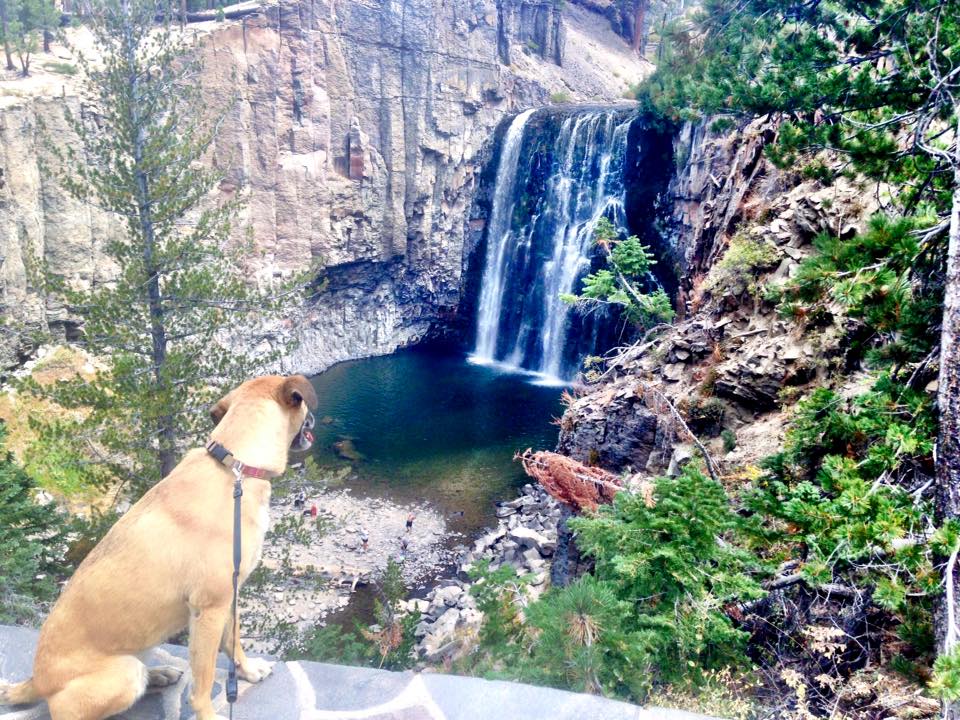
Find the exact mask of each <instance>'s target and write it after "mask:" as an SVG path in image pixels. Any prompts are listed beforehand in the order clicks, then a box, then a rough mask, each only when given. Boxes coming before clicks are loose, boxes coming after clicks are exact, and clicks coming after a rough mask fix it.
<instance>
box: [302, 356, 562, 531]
mask: <svg viewBox="0 0 960 720" xmlns="http://www.w3.org/2000/svg"><path fill="white" fill-rule="evenodd" d="M529 380H530V378H529V376H528V375H526V374H523V373H516V372H514V373H511V372H505V371H504V370H502V369H499V368H497V367H488V366H484V365H476V364H472V363H470V362H468V361H467V358H466V357H464V356H463V355H459V354H452V353H444V352H439V351H436V350H427V349H412V350H403V351H400V352H397V353H394V354H392V355H387V356H383V357H375V358H368V359H364V360H354V361H350V362H344V363H340V364H338V365H335V366H334V367H332V368H330V369H328V370H327V371H325V372H323V373H321V374H320V375H318V376H316V377H314V378H313V384H314V387H315V388H316V390H317V397H318V399H319V407H318V409H317V412H316V416H317V418H318V420H319V422H318V423H317V428H316V435H317V440H316V444H315V446H314V457H315V458H316V460H317V461H318V462H319V463H320V464H321V465H324V466H331V465H340V466H346V465H347V464H350V465H352V466H353V470H354V472H353V474H352V475H351V479H350V481H349V485H350V487H351V490H352V492H353V494H354V495H356V496H357V497H372V498H375V497H380V498H387V499H390V500H392V501H395V502H398V503H417V502H423V501H426V502H428V503H429V504H431V505H432V506H434V507H435V508H436V509H437V510H438V511H439V512H440V513H442V514H443V515H444V516H445V518H446V521H447V526H448V527H449V528H450V529H451V530H453V531H455V532H458V533H460V534H462V535H464V536H466V538H465V539H466V540H467V541H469V539H470V538H471V537H473V536H475V535H476V534H477V533H478V532H479V531H480V530H481V529H483V528H485V527H487V526H489V525H492V524H494V522H495V507H494V502H495V501H497V500H506V499H510V498H512V497H513V495H514V489H515V488H516V487H519V486H520V485H522V484H523V483H524V482H526V479H525V478H526V476H525V475H524V473H523V471H522V469H521V468H520V465H519V464H518V463H516V462H514V461H513V455H514V453H515V452H516V451H518V450H524V449H526V448H528V447H534V448H542V449H552V448H553V447H554V446H555V445H556V439H557V427H556V425H554V424H553V423H552V420H553V418H555V417H559V416H560V415H561V413H562V407H561V404H560V391H559V389H558V388H556V387H545V386H542V385H537V384H533V383H531V382H530V381H529ZM350 455H352V456H353V460H352V461H351V460H349V459H347V458H346V457H345V456H350Z"/></svg>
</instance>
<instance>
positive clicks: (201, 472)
mask: <svg viewBox="0 0 960 720" xmlns="http://www.w3.org/2000/svg"><path fill="white" fill-rule="evenodd" d="M316 404H317V397H316V394H315V393H314V390H313V387H312V386H311V385H310V383H309V381H307V379H306V378H305V377H303V376H302V375H292V376H290V377H279V376H270V377H261V378H257V379H255V380H250V381H248V382H245V383H244V384H243V385H241V386H240V387H238V388H237V389H236V390H234V391H233V392H231V393H230V394H228V395H227V396H226V397H224V398H223V399H222V400H220V401H219V402H218V403H217V404H216V405H215V406H214V407H213V409H212V410H211V415H212V416H213V419H214V422H215V423H217V425H216V428H215V429H214V430H213V433H212V434H211V438H212V440H213V441H216V442H219V443H220V444H221V445H222V446H223V447H225V448H227V449H228V450H229V451H230V452H231V453H233V455H234V458H235V459H236V460H238V461H240V462H242V463H244V464H246V465H247V466H250V467H252V468H253V470H252V472H253V473H254V474H257V473H256V469H257V468H261V469H262V470H264V471H267V472H265V473H263V474H265V475H267V474H273V475H279V474H280V473H282V472H283V470H284V469H285V468H286V465H287V453H288V450H289V449H290V448H291V445H293V446H294V447H295V449H298V450H302V449H306V447H309V445H310V442H312V435H310V433H309V431H308V429H305V426H308V425H309V423H310V422H312V419H313V416H312V415H311V414H310V413H309V409H312V408H315V407H316ZM308 408H309V409H308ZM227 462H229V459H228V460H227ZM233 484H234V473H233V472H232V471H231V469H230V468H229V467H228V466H227V465H225V464H223V463H222V462H220V461H218V460H217V459H215V458H214V457H213V456H212V455H211V454H210V453H209V452H207V451H206V450H202V449H194V450H191V451H190V452H188V453H187V455H186V457H184V459H183V461H182V462H181V463H180V464H179V465H177V467H176V468H174V470H173V472H171V473H170V474H169V475H168V476H167V477H165V478H164V479H163V480H161V481H160V482H159V483H157V485H156V486H155V487H153V488H152V489H151V490H150V491H149V492H147V494H146V495H144V496H143V497H142V498H141V499H140V501H139V502H137V503H136V505H134V506H133V507H132V508H131V509H130V510H129V512H127V513H126V514H125V515H124V516H123V517H122V518H120V520H119V521H118V522H117V524H116V525H114V526H113V528H111V530H110V532H109V533H107V535H106V537H104V538H103V540H101V541H100V543H99V544H98V545H97V546H96V547H95V548H94V549H93V550H92V551H91V553H90V554H89V555H88V556H87V558H86V559H85V560H84V561H83V562H82V563H81V564H80V567H79V568H77V572H76V573H75V574H74V576H73V577H72V578H71V579H70V582H69V583H67V586H66V588H65V589H64V591H63V593H62V594H61V596H60V599H59V600H57V603H56V605H55V606H54V608H53V610H52V611H51V613H50V616H49V617H48V618H47V620H46V622H45V623H44V625H43V629H42V630H41V631H40V639H39V642H38V645H37V654H36V658H35V660H34V665H33V677H32V678H31V679H30V680H27V681H26V682H22V683H20V684H18V685H9V686H5V687H0V703H3V702H5V703H12V704H18V703H28V702H34V701H37V700H39V699H41V698H45V699H46V700H47V701H48V703H49V706H50V714H51V716H52V718H53V720H100V718H105V717H108V716H110V715H115V714H117V713H119V712H122V711H123V710H125V709H127V708H128V707H130V706H131V705H133V703H134V702H136V700H137V699H138V698H139V697H140V696H141V695H142V694H143V693H144V691H145V689H146V688H147V686H148V684H150V685H158V686H162V685H165V684H169V683H171V682H175V681H176V680H177V678H178V677H179V672H177V671H176V670H174V669H173V668H155V669H150V670H148V669H147V668H146V667H145V666H144V664H143V663H142V662H141V661H140V659H139V657H138V654H140V653H143V652H144V651H146V650H148V649H149V648H151V647H153V646H155V645H157V644H159V643H160V642H162V641H164V640H165V639H167V638H169V637H170V636H172V635H174V634H176V633H178V632H180V631H181V630H183V629H184V628H186V627H189V630H190V668H191V671H192V673H193V688H192V691H191V696H190V700H191V703H192V705H193V709H194V711H195V712H196V714H197V717H198V718H199V720H211V719H212V718H214V717H216V716H215V714H214V710H213V703H212V702H211V698H210V693H211V690H212V687H213V679H214V670H215V667H216V659H217V652H218V650H220V649H223V650H224V651H225V652H228V653H229V652H230V651H231V649H232V648H233V646H234V633H236V632H238V630H239V618H236V619H235V621H234V622H231V603H232V598H233V587H232V573H233V559H232V558H233V503H234V500H233ZM269 501H270V482H269V480H265V479H259V478H256V477H249V476H245V477H244V479H243V498H242V553H241V564H240V579H241V582H242V581H243V580H246V578H247V576H248V575H249V574H250V572H251V571H252V570H253V569H254V568H255V567H256V565H257V564H258V563H259V561H260V551H261V548H262V545H263V537H264V534H265V533H266V531H267V526H268V522H269V516H268V505H269ZM236 647H237V657H236V660H237V665H238V674H239V676H240V677H241V678H242V679H244V680H247V681H249V682H257V681H259V680H261V679H263V678H264V677H266V676H267V675H268V674H269V672H270V665H269V663H267V662H266V661H264V660H260V659H251V658H248V657H247V656H246V655H245V654H244V652H243V650H242V648H240V644H239V642H238V643H236Z"/></svg>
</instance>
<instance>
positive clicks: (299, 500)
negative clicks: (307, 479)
mask: <svg viewBox="0 0 960 720" xmlns="http://www.w3.org/2000/svg"><path fill="white" fill-rule="evenodd" d="M306 504H307V493H306V492H305V491H304V489H303V488H300V490H298V491H297V496H296V497H295V498H294V499H293V508H294V510H302V509H303V507H304V505H306Z"/></svg>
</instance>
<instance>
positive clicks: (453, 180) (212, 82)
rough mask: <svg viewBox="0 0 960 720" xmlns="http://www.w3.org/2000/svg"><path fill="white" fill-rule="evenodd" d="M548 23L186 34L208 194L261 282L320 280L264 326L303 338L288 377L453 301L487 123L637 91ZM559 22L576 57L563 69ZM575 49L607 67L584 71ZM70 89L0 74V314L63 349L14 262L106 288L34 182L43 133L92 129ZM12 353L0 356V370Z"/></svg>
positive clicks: (311, 23)
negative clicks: (560, 99)
mask: <svg viewBox="0 0 960 720" xmlns="http://www.w3.org/2000/svg"><path fill="white" fill-rule="evenodd" d="M562 12H563V13H566V14H569V13H575V16H573V17H572V19H571V17H566V18H563V17H561V10H560V9H559V8H558V7H557V6H556V4H555V3H552V2H544V1H543V0H470V1H469V2H437V1H436V0H407V1H406V2H402V3H397V2H394V3H365V2H360V1H359V0H282V1H281V2H280V3H279V4H267V3H264V7H263V8H262V9H261V11H260V12H258V13H256V14H253V15H248V16H246V17H244V18H242V19H240V20H234V21H227V22H205V23H197V24H193V25H190V26H188V30H189V31H191V32H193V31H196V32H197V33H198V39H199V47H200V48H201V50H200V52H202V53H203V55H204V59H205V72H204V77H203V79H202V82H203V84H204V90H205V93H206V95H207V97H208V98H209V104H210V106H211V107H212V108H216V107H226V106H229V107H230V111H229V113H228V115H227V117H226V118H225V121H224V122H223V125H222V130H221V133H220V135H219V137H218V140H217V143H216V147H215V149H214V152H213V153H211V160H210V161H211V162H212V163H214V164H215V165H217V166H219V167H221V168H223V169H224V171H225V174H226V177H225V179H224V181H223V182H222V183H221V186H220V189H219V192H220V195H221V197H222V198H230V197H234V196H235V195H236V194H238V193H239V194H240V195H241V197H242V199H244V200H245V201H246V207H245V211H244V215H243V218H242V220H243V223H242V225H243V227H238V228H237V237H238V238H240V237H243V236H244V233H245V232H246V231H247V228H249V229H250V230H251V231H252V238H253V242H254V245H255V248H256V250H257V256H256V258H255V259H251V266H252V268H251V269H252V270H254V271H255V275H256V276H257V277H258V278H259V280H260V281H262V282H267V281H271V280H272V279H274V278H277V277H282V276H289V275H291V274H293V273H296V272H300V271H304V270H307V269H309V268H312V267H315V266H317V265H319V266H321V267H322V271H321V272H322V274H323V276H324V277H325V278H326V280H327V281H328V282H327V283H326V284H325V286H324V287H325V289H324V290H323V291H322V292H320V293H319V294H318V295H317V296H316V297H315V298H314V299H313V300H311V302H310V304H309V306H308V308H307V309H306V312H305V314H304V317H303V318H301V319H298V320H297V321H295V322H291V323H288V327H285V328H278V329H277V334H278V335H283V336H287V335H289V334H294V335H296V336H298V338H299V339H300V340H301V345H300V349H299V351H298V352H296V353H295V354H294V355H293V356H291V357H288V358H286V361H285V365H286V367H287V368H295V369H296V370H297V371H301V372H308V373H309V372H316V371H319V370H321V369H323V368H324V367H327V366H329V365H330V364H332V363H334V362H337V361H339V360H344V359H348V358H355V357H361V356H365V355H373V354H379V353H386V352H390V351H392V350H394V349H396V348H397V347H400V346H403V345H407V344H410V343H411V342H414V341H416V340H417V339H419V338H421V337H423V336H424V335H425V334H427V333H428V332H429V330H430V329H431V327H433V326H434V325H435V324H436V323H437V321H438V319H439V318H441V317H443V316H444V315H445V313H446V312H447V311H448V310H449V308H451V307H453V306H455V305H456V304H457V302H458V300H459V295H460V292H461V283H460V275H461V265H462V263H461V257H462V248H463V238H464V232H465V219H466V218H467V216H468V209H469V207H470V203H471V201H472V198H473V194H474V191H475V188H476V185H477V176H478V173H479V172H480V170H481V166H482V161H483V160H484V159H486V158H487V157H488V156H489V151H488V150H486V149H485V148H486V147H487V146H488V144H489V143H490V142H491V140H492V138H493V135H494V129H495V128H496V126H497V124H498V123H499V122H500V121H501V120H502V119H503V118H504V117H506V116H508V115H510V114H512V113H515V112H517V111H518V110H520V109H523V108H527V107H534V106H539V105H545V104H547V103H549V101H550V97H551V95H554V94H556V93H560V92H563V93H565V94H567V95H568V96H569V97H570V99H571V100H574V101H587V100H589V101H600V102H611V101H615V100H618V99H620V97H621V95H622V92H623V90H624V89H625V86H626V85H625V84H626V82H627V81H626V79H625V78H628V77H629V78H631V79H635V78H636V77H639V76H641V75H642V74H643V72H644V71H645V68H644V66H643V64H642V62H641V61H639V60H637V59H636V58H632V57H631V56H630V52H629V48H628V47H627V46H626V44H625V43H623V42H622V41H620V40H619V39H618V38H616V37H615V36H612V34H606V35H604V34H603V33H607V32H608V30H605V29H602V28H601V27H600V26H601V25H603V23H604V20H603V19H602V18H599V17H596V16H590V14H589V13H586V12H585V11H583V10H581V9H580V8H573V7H569V8H565V9H564V10H563V11H562ZM577 13H579V14H577ZM501 14H503V15H504V17H505V18H506V21H505V22H501V20H500V15H501ZM591 23H593V24H591ZM566 24H572V25H573V26H575V27H576V32H575V33H567V34H568V35H572V40H569V39H568V41H567V43H566V49H567V52H568V54H569V53H574V54H575V55H576V58H574V59H573V60H572V61H571V62H570V63H565V64H564V66H563V67H561V65H560V64H559V63H561V62H562V61H563V54H564V34H565V32H564V27H565V25H566ZM75 32H77V33H78V39H79V40H80V41H81V42H80V44H81V45H82V44H83V38H82V31H75ZM577 43H580V44H579V45H578V44H577ZM591 44H599V45H600V46H603V47H604V49H605V50H606V52H605V53H604V57H603V58H600V59H598V60H596V61H595V62H594V64H597V63H600V64H601V65H602V64H603V63H604V62H608V63H612V65H611V67H610V68H597V69H596V70H597V71H596V72H594V71H593V70H591V69H589V68H586V66H585V65H584V60H583V58H585V57H587V56H588V55H589V54H590V53H589V52H588V50H587V49H586V48H587V47H589V46H591ZM504 47H505V48H506V49H507V51H508V54H509V61H510V64H509V65H507V64H504V62H503V58H502V56H501V55H502V53H501V52H500V51H501V49H502V48H504ZM591 57H592V56H591ZM613 65H618V66H620V67H619V68H618V72H617V73H614V72H613V70H614V69H616V68H614V67H613ZM567 66H569V67H567ZM76 92H77V90H76V79H75V78H68V77H65V76H62V75H56V74H54V73H51V72H48V71H46V70H44V69H43V68H42V64H38V70H37V73H36V76H35V77H34V78H32V79H30V80H20V79H16V78H14V77H13V76H12V75H11V76H10V77H9V78H6V77H5V76H2V75H0V170H2V173H3V175H2V178H3V181H2V183H0V256H2V257H3V263H2V266H0V291H2V293H0V305H2V307H0V311H2V312H3V313H4V314H5V315H6V316H7V317H8V318H11V319H13V320H15V321H19V322H29V323H34V324H36V325H38V326H44V325H53V326H54V329H60V330H61V332H62V334H64V335H69V334H70V333H75V332H76V327H75V324H71V318H70V317H69V314H68V313H67V312H66V311H65V310H64V309H63V308H59V307H56V306H54V305H53V304H52V301H50V300H44V299H41V298H40V297H39V296H38V295H37V294H35V293H34V292H32V291H31V290H30V286H29V283H28V280H27V272H26V266H27V263H26V261H25V258H26V256H27V255H28V254H36V255H39V256H40V257H42V258H43V259H44V260H45V261H46V263H47V264H48V265H49V266H50V267H51V268H52V269H54V270H55V271H56V272H58V273H61V274H62V275H64V276H65V277H66V278H68V279H69V280H70V281H72V282H77V283H81V284H89V283H93V282H100V281H104V280H107V279H109V277H110V276H111V275H112V273H113V272H115V268H112V267H111V266H110V265H109V263H107V262H105V258H104V257H103V255H102V251H101V248H102V247H103V246H104V243H105V242H106V241H107V240H109V239H110V238H111V237H116V236H117V234H118V233H120V232H121V230H122V229H121V227H120V226H119V224H118V223H116V222H115V221H113V220H111V219H110V218H109V217H107V216H106V215H104V214H102V213H100V212H98V211H96V210H94V209H91V208H88V207H84V206H81V205H79V204H77V203H76V202H74V201H73V200H71V199H69V198H68V197H67V196H66V195H65V193H64V192H63V191H62V190H61V189H60V188H59V187H57V186H56V184H55V183H54V182H53V181H52V180H50V179H48V178H47V177H45V176H44V175H43V174H42V173H41V171H40V169H39V168H40V164H41V163H42V162H43V161H49V160H50V157H49V152H48V151H46V150H45V149H44V147H43V142H42V139H41V137H40V131H39V128H40V125H41V122H42V123H43V124H45V125H46V127H47V130H48V135H49V137H50V138H52V139H53V140H55V141H56V142H67V143H69V142H71V133H70V131H69V128H68V127H67V126H66V123H65V122H64V119H63V108H64V107H65V106H66V107H69V108H71V110H72V111H74V112H82V113H88V114H90V113H91V109H90V108H81V107H80V105H79V101H78V99H77V95H76ZM234 99H235V100H236V102H233V100H234ZM90 117H91V120H92V119H93V115H92V114H91V115H90ZM277 339H282V338H277ZM29 351H30V348H29V347H28V346H26V345H25V343H24V341H22V340H21V339H14V340H8V341H7V342H6V343H5V346H4V347H3V348H0V366H4V367H6V368H9V367H11V366H12V365H15V364H16V363H17V362H19V361H22V358H23V356H24V355H25V354H28V353H29Z"/></svg>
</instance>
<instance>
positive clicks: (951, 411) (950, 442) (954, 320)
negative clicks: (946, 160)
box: [934, 107, 960, 720]
mask: <svg viewBox="0 0 960 720" xmlns="http://www.w3.org/2000/svg"><path fill="white" fill-rule="evenodd" d="M954 113H955V118H956V122H957V138H958V139H960V107H956V108H954ZM937 406H938V410H939V413H940V428H939V436H938V439H937V455H936V458H937V468H936V469H937V500H936V503H937V504H936V514H937V518H936V519H937V524H938V525H940V524H943V523H944V522H946V521H948V520H952V519H956V518H960V142H958V143H957V147H956V148H955V150H954V158H953V207H952V209H951V213H950V239H949V246H948V250H947V272H946V285H945V288H944V296H943V327H942V329H941V333H940V383H939V389H938V391H937ZM958 550H960V547H957V548H954V549H953V552H952V553H951V554H950V556H949V557H948V558H941V560H943V561H944V588H945V590H944V594H943V596H942V597H941V598H940V599H939V603H938V607H937V609H936V612H935V614H934V622H935V624H936V631H937V649H938V652H939V653H940V654H944V653H949V652H958V651H960V647H958V646H960V630H958V627H960V613H958V608H957V601H958V599H960V576H958V573H957V564H958V563H957V556H958ZM943 717H944V718H946V719H947V720H960V703H946V704H945V705H944V714H943Z"/></svg>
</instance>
